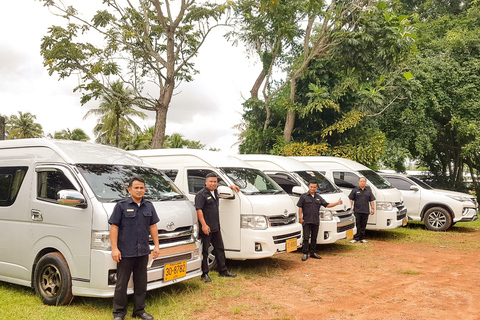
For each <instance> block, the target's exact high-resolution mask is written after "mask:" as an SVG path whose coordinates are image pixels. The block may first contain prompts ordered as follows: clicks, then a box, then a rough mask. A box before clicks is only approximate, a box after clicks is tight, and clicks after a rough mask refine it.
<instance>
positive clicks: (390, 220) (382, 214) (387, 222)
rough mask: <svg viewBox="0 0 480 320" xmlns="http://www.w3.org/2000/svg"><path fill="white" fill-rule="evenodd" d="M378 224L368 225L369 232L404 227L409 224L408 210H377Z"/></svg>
mask: <svg viewBox="0 0 480 320" xmlns="http://www.w3.org/2000/svg"><path fill="white" fill-rule="evenodd" d="M375 215H377V216H376V223H370V222H368V223H367V230H386V229H395V228H399V227H402V226H403V225H404V224H405V223H406V222H407V208H405V207H404V208H402V209H401V210H397V209H394V210H391V211H384V210H377V211H376V212H375Z"/></svg>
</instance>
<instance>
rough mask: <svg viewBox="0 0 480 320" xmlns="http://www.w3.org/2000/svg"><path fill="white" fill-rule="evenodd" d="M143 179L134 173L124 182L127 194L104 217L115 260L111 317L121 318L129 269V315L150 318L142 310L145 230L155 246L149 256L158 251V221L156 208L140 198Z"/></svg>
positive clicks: (124, 310)
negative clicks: (131, 302) (131, 297)
mask: <svg viewBox="0 0 480 320" xmlns="http://www.w3.org/2000/svg"><path fill="white" fill-rule="evenodd" d="M145 191H146V188H145V181H144V180H143V179H142V178H139V177H134V178H132V179H131V180H130V183H129V185H128V192H129V193H130V198H127V199H124V200H122V201H120V202H118V203H117V205H116V206H115V208H114V209H113V213H112V216H111V217H110V219H109V220H108V223H110V224H111V227H110V242H111V245H112V259H113V260H114V261H116V262H117V284H116V286H115V293H114V296H113V317H114V320H123V318H124V317H125V315H126V313H127V306H128V299H127V286H128V281H129V280H130V275H131V274H132V272H133V284H134V294H133V297H134V305H135V308H134V310H133V315H132V317H133V318H140V319H143V320H153V317H152V316H151V315H150V314H148V313H146V312H145V296H146V293H147V264H148V256H149V254H150V244H149V242H148V240H149V239H148V235H149V233H150V234H151V236H152V239H153V243H154V245H155V248H154V249H153V252H152V258H153V259H155V258H157V257H158V255H159V253H160V249H159V243H158V228H157V225H156V224H157V222H158V221H159V219H158V216H157V212H156V211H155V208H154V207H153V204H152V203H151V202H150V201H147V200H145V199H143V196H144V195H145Z"/></svg>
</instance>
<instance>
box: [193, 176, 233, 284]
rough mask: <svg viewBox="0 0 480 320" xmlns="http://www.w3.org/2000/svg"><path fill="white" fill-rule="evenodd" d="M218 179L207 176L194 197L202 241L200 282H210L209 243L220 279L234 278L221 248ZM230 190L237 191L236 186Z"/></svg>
mask: <svg viewBox="0 0 480 320" xmlns="http://www.w3.org/2000/svg"><path fill="white" fill-rule="evenodd" d="M217 185H218V178H217V175H216V174H215V173H213V172H211V173H209V174H207V176H206V179H205V187H203V189H202V190H200V191H199V192H198V193H197V195H196V196H195V208H196V209H197V216H198V221H199V222H200V227H201V228H200V238H201V239H202V254H203V260H202V280H203V281H204V282H211V281H212V279H210V276H209V275H208V271H209V270H208V247H209V246H210V243H211V244H212V245H213V248H214V249H215V258H216V260H217V269H218V273H219V275H220V276H221V277H236V276H237V275H236V274H234V273H230V272H229V271H228V270H227V267H226V265H225V249H224V247H223V239H222V234H221V232H220V215H219V211H218V201H219V199H218V192H217ZM230 188H232V189H235V190H237V191H239V190H240V189H239V188H238V187H237V186H231V187H230Z"/></svg>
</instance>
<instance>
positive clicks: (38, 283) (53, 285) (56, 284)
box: [32, 251, 73, 305]
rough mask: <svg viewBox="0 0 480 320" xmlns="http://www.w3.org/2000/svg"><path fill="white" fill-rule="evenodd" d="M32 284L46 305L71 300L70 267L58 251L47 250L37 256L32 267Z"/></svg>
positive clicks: (60, 303)
mask: <svg viewBox="0 0 480 320" xmlns="http://www.w3.org/2000/svg"><path fill="white" fill-rule="evenodd" d="M32 284H33V287H34V289H35V292H36V293H37V294H38V295H39V297H40V299H41V300H42V302H43V303H45V304H47V305H66V304H69V303H70V302H71V301H72V300H73V294H72V276H71V274H70V268H69V267H68V263H67V260H66V259H65V257H64V256H63V255H62V254H61V253H60V252H58V251H50V252H48V251H47V252H46V254H44V255H39V256H38V261H37V262H36V263H35V264H34V268H33V281H32Z"/></svg>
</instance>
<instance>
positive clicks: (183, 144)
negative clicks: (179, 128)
mask: <svg viewBox="0 0 480 320" xmlns="http://www.w3.org/2000/svg"><path fill="white" fill-rule="evenodd" d="M165 148H188V149H205V145H204V144H202V143H201V142H200V141H195V140H188V139H184V138H183V135H181V134H180V133H172V134H171V135H170V136H166V137H165Z"/></svg>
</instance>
